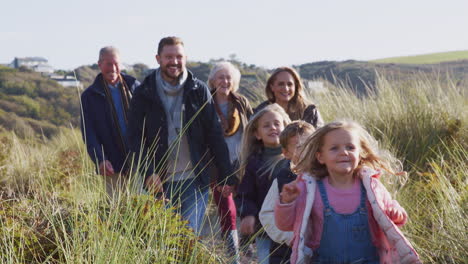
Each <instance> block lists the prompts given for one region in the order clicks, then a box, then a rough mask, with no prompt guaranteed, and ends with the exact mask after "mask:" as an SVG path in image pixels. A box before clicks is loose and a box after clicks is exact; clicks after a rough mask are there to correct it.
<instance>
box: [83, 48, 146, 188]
mask: <svg viewBox="0 0 468 264" xmlns="http://www.w3.org/2000/svg"><path fill="white" fill-rule="evenodd" d="M98 66H99V69H100V70H101V73H100V74H98V76H97V77H96V79H95V80H94V83H93V84H92V85H91V86H89V87H88V88H87V89H86V90H85V91H84V92H83V94H82V95H81V106H82V115H81V132H82V135H83V140H84V141H85V144H86V147H87V150H88V154H89V156H90V157H91V159H92V160H93V162H94V163H95V164H96V166H97V171H98V173H99V174H101V175H103V176H104V177H105V181H106V191H107V193H108V194H109V195H111V196H112V195H114V193H115V192H116V191H118V189H119V188H120V187H121V183H122V182H121V180H122V179H120V173H121V172H126V169H127V167H126V165H125V161H126V159H127V154H128V151H129V148H128V140H127V125H128V124H127V121H128V109H129V105H130V99H131V96H132V93H133V91H134V89H135V87H137V86H138V85H139V82H138V81H137V80H136V79H135V78H133V77H132V76H129V75H125V74H122V73H121V72H120V67H121V64H120V53H119V51H118V50H117V48H115V47H111V46H108V47H104V48H102V49H101V50H100V51H99V60H98Z"/></svg>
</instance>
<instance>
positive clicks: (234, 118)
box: [213, 93, 241, 137]
mask: <svg viewBox="0 0 468 264" xmlns="http://www.w3.org/2000/svg"><path fill="white" fill-rule="evenodd" d="M213 98H214V101H215V109H216V113H217V114H218V116H219V118H220V119H221V127H222V128H223V132H224V137H230V136H233V135H234V134H236V132H237V130H239V127H240V124H241V117H240V114H239V109H238V107H236V106H237V104H235V103H234V102H235V101H236V100H235V97H234V95H233V94H232V93H230V94H229V99H228V111H227V117H226V116H224V114H223V112H222V111H221V108H220V107H219V104H218V102H217V101H216V96H214V97H213Z"/></svg>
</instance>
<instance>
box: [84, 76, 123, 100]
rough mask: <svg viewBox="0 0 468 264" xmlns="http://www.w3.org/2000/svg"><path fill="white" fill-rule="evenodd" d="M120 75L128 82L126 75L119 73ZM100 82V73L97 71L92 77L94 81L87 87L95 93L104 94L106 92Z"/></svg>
mask: <svg viewBox="0 0 468 264" xmlns="http://www.w3.org/2000/svg"><path fill="white" fill-rule="evenodd" d="M120 76H121V77H122V80H124V81H125V82H127V84H128V80H127V77H128V75H125V74H122V73H120ZM102 84H103V81H102V73H99V74H98V75H97V76H96V78H95V79H94V82H93V84H92V85H91V86H90V87H89V89H90V90H91V91H93V92H95V93H98V94H100V95H102V96H105V95H106V94H105V93H104V87H102Z"/></svg>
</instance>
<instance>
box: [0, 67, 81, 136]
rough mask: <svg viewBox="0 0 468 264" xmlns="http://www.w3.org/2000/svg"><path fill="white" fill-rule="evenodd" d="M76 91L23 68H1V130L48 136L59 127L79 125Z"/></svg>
mask: <svg viewBox="0 0 468 264" xmlns="http://www.w3.org/2000/svg"><path fill="white" fill-rule="evenodd" d="M79 119H80V105H79V99H78V96H77V91H76V89H73V88H65V87H62V86H61V85H59V84H58V83H57V82H56V81H53V80H51V79H49V78H47V77H44V76H42V75H41V74H40V73H37V72H33V71H30V70H28V69H25V68H20V69H19V70H17V69H12V68H8V67H0V129H1V128H3V129H7V130H14V131H15V132H16V133H17V134H19V135H21V136H31V135H38V134H39V135H41V134H43V135H45V136H46V137H51V136H53V135H54V134H55V133H57V132H58V127H60V126H66V127H68V126H70V125H73V126H75V127H77V126H79Z"/></svg>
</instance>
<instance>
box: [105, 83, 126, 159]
mask: <svg viewBox="0 0 468 264" xmlns="http://www.w3.org/2000/svg"><path fill="white" fill-rule="evenodd" d="M101 79H102V86H103V87H104V93H105V94H106V99H107V103H108V104H109V106H110V109H111V115H112V120H113V121H114V124H117V132H118V134H119V139H120V140H118V142H117V143H118V145H119V148H120V150H121V151H122V153H124V155H125V156H127V154H128V153H127V148H126V147H125V145H126V144H125V139H124V138H123V135H122V131H121V128H120V125H119V117H118V116H117V110H116V109H115V103H116V102H114V100H113V98H112V94H111V91H110V89H109V84H108V83H107V81H106V80H105V79H104V78H103V77H102V75H101ZM119 81H120V85H118V88H119V91H120V98H121V99H122V102H121V103H122V107H123V110H124V111H123V113H124V120H125V124H127V125H128V118H127V113H128V109H129V108H130V100H131V99H132V93H131V92H130V89H129V88H128V85H127V83H126V82H125V80H124V78H122V75H119ZM117 103H119V102H117Z"/></svg>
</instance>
